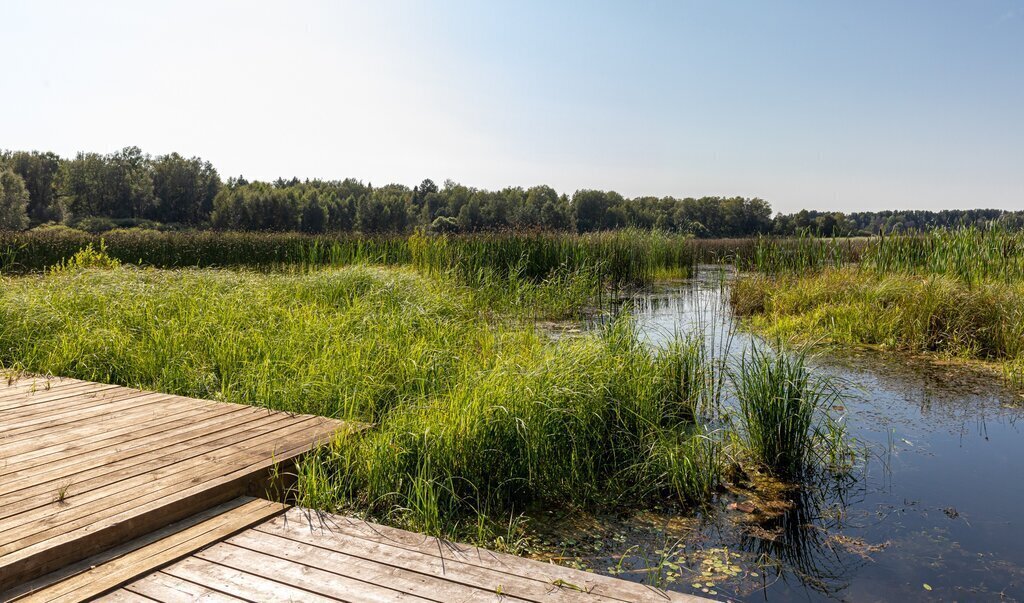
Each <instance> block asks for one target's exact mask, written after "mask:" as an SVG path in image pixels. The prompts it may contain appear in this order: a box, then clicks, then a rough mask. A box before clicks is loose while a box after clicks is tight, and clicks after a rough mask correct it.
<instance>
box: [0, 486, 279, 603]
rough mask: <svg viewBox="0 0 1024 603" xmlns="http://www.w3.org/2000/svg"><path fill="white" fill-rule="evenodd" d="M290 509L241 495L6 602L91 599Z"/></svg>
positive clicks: (18, 591)
mask: <svg viewBox="0 0 1024 603" xmlns="http://www.w3.org/2000/svg"><path fill="white" fill-rule="evenodd" d="M287 508H288V507H287V505H283V504H281V503H275V502H270V501H268V500H262V499H258V498H252V497H239V498H236V499H234V500H231V501H229V502H227V503H224V504H222V505H217V506H216V507H213V508H211V509H207V510H206V511H202V512H200V513H197V514H196V515H193V516H192V517H189V518H187V519H184V520H182V521H179V522H176V523H173V524H171V525H169V526H167V527H165V528H161V529H159V530H156V531H154V532H150V533H149V534H146V535H145V536H142V537H140V538H136V539H135V540H132V541H129V542H127V543H125V544H122V545H119V546H116V547H113V548H111V549H107V550H106V551H104V552H102V553H100V554H98V555H94V556H93V557H90V558H88V559H85V560H84V561H80V562H78V563H74V564H72V565H69V566H67V567H64V568H62V569H60V570H57V571H56V572H52V573H50V574H47V575H46V576H43V577H42V578H38V579H36V580H33V581H31V582H28V583H26V584H23V585H21V586H19V587H16V588H15V589H14V590H11V591H8V592H7V593H5V594H4V598H6V599H10V600H16V601H18V603H70V602H73V601H86V600H89V599H92V598H94V597H97V596H99V595H103V594H105V593H107V592H108V591H110V590H112V589H115V588H117V587H119V586H121V585H122V584H125V583H126V582H129V581H131V580H134V579H136V578H138V577H139V576H142V575H145V574H148V573H150V572H152V571H155V570H158V569H160V568H161V567H163V566H165V565H167V564H169V563H172V562H174V561H177V560H179V559H181V558H183V557H187V556H188V555H190V554H192V553H195V552H196V551H199V550H201V549H203V548H205V547H207V546H209V545H211V544H214V543H216V542H218V541H220V540H222V539H224V538H226V537H228V536H231V535H232V534H235V533H238V532H240V531H242V530H244V529H246V528H248V527H250V526H253V525H255V524H258V523H261V522H263V521H266V520H267V519H269V518H271V517H273V516H275V515H279V514H281V513H283V512H285V510H287Z"/></svg>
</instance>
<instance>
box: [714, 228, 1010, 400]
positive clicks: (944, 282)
mask: <svg viewBox="0 0 1024 603" xmlns="http://www.w3.org/2000/svg"><path fill="white" fill-rule="evenodd" d="M847 251H848V253H847V252H842V247H841V245H840V244H839V243H838V242H829V241H814V240H812V239H797V240H790V241H778V240H764V241H761V242H759V244H758V247H757V249H756V250H755V252H754V254H753V257H754V258H755V261H752V262H748V263H745V264H742V266H743V267H744V268H745V269H747V270H749V271H751V272H753V274H747V275H746V276H745V277H744V278H741V279H740V280H739V281H738V282H737V283H736V285H735V286H734V287H733V289H732V300H731V301H732V305H733V308H734V309H735V310H736V312H737V313H738V314H740V315H741V316H748V317H750V319H749V324H751V325H752V326H753V327H754V328H756V329H757V330H759V331H761V332H764V333H767V334H768V335H769V336H773V337H782V338H789V339H801V340H803V341H811V340H818V339H825V340H828V341H831V342H835V343H840V344H866V345H877V346H882V347H885V348H888V349H893V350H900V351H904V352H911V353H935V354H939V355H942V356H945V357H952V358H960V359H967V360H983V361H991V362H995V363H997V364H998V365H999V366H1001V367H1002V369H1003V372H1004V374H1005V375H1006V376H1007V378H1008V379H1009V380H1010V381H1011V382H1015V383H1024V232H1021V231H1011V230H1007V229H1004V228H1001V227H999V226H990V227H986V228H978V227H974V226H967V227H961V228H955V229H940V230H934V231H931V232H928V233H904V234H896V235H892V234H890V235H885V236H881V237H875V238H872V239H870V240H862V243H860V244H859V246H856V247H850V248H849V249H848V250H847Z"/></svg>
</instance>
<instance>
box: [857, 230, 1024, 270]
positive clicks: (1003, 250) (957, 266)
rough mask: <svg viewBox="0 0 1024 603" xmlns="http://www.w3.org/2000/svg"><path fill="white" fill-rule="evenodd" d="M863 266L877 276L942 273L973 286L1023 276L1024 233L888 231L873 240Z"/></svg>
mask: <svg viewBox="0 0 1024 603" xmlns="http://www.w3.org/2000/svg"><path fill="white" fill-rule="evenodd" d="M862 262H863V266H864V267H865V268H867V269H870V270H872V271H874V272H876V273H878V274H890V273H904V274H943V275H948V276H952V277H955V278H957V279H959V280H961V281H963V282H965V283H968V284H971V285H975V284H979V283H982V282H984V281H991V280H996V281H1002V282H1020V281H1022V280H1024V231H1020V230H1016V231H1014V230H1008V229H1006V228H1003V227H1001V226H999V225H992V226H988V227H985V228H979V227H976V226H969V227H962V228H955V229H940V230H933V231H930V232H928V233H924V234H921V233H910V234H900V235H887V236H882V237H879V238H877V239H875V240H873V241H872V244H871V245H870V246H868V247H867V249H866V250H865V252H864V255H863V258H862Z"/></svg>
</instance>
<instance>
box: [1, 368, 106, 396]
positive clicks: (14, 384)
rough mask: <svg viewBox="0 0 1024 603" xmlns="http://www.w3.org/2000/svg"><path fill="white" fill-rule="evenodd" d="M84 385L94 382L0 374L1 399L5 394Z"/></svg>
mask: <svg viewBox="0 0 1024 603" xmlns="http://www.w3.org/2000/svg"><path fill="white" fill-rule="evenodd" d="M82 383H93V382H91V381H82V380H81V379H72V378H71V377H53V376H48V375H32V374H29V373H22V374H21V375H12V376H5V375H2V374H0V399H2V397H3V396H4V395H5V392H10V393H11V394H16V393H21V392H38V391H46V390H49V389H56V388H58V387H66V386H69V385H76V384H82Z"/></svg>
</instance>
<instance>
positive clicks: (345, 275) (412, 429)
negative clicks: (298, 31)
mask: <svg viewBox="0 0 1024 603" xmlns="http://www.w3.org/2000/svg"><path fill="white" fill-rule="evenodd" d="M552 278H554V279H557V278H559V277H558V276H557V275H554V276H549V277H548V279H552ZM0 279H2V285H3V286H2V288H0V365H3V366H6V367H8V368H14V369H24V370H30V371H33V372H40V373H52V374H60V375H66V376H72V377H77V378H81V379H87V380H93V381H101V382H108V383H118V384H123V385H128V386H133V387H139V388H144V389H149V390H155V391H163V392H169V393H175V394H181V395H188V396H195V397H201V398H208V399H215V400H224V401H229V402H238V403H243V404H250V405H255V406H261V407H267V408H272V409H278V410H287V411H292V412H299V413H312V414H318V415H324V416H331V417H337V418H342V419H348V420H353V421H360V422H364V423H367V424H369V425H370V426H371V427H370V429H369V430H368V431H366V432H363V433H361V434H358V435H351V436H346V437H343V438H341V439H338V440H336V441H335V442H333V443H332V444H331V445H330V446H327V447H326V448H324V449H322V450H321V451H319V452H318V453H317V454H315V455H312V456H310V457H308V458H307V459H306V460H305V461H304V462H303V463H302V464H301V465H300V467H299V468H298V474H299V479H298V486H297V491H296V495H297V497H298V500H299V502H301V503H303V504H306V505H310V506H313V507H316V508H321V509H330V510H339V509H344V510H352V511H359V512H365V513H368V514H371V515H372V516H374V517H377V518H379V519H383V520H386V521H388V522H390V523H392V524H394V525H400V526H405V527H409V528H413V529H417V530H422V531H426V532H429V533H432V534H437V535H445V536H457V537H460V538H470V539H473V540H474V541H477V542H480V543H487V542H492V540H493V539H494V538H496V537H498V535H500V534H507V532H508V529H509V528H508V522H509V518H510V517H512V518H513V520H514V518H516V517H518V516H519V514H521V513H524V512H527V511H529V510H530V509H531V508H535V507H537V506H545V507H549V506H553V505H557V506H562V507H570V508H573V507H588V508H590V507H611V508H617V507H637V506H641V507H642V506H646V505H652V504H665V503H671V504H677V505H700V504H703V503H704V502H706V501H708V500H709V499H710V497H711V496H713V495H714V493H715V492H717V491H718V490H719V489H720V488H721V487H722V484H723V480H724V477H723V476H724V475H726V474H727V473H730V472H733V471H735V466H734V463H735V459H737V458H744V457H746V456H749V455H744V454H739V453H737V451H735V450H732V449H731V447H733V446H734V445H735V442H737V441H739V438H737V437H736V436H735V434H734V432H733V427H731V423H730V422H729V421H723V420H722V419H721V416H720V414H719V412H718V410H717V404H718V401H719V400H720V399H721V397H722V393H721V392H720V391H717V390H716V388H719V387H722V385H721V384H722V383H724V381H723V379H722V377H721V373H720V372H719V371H722V370H724V369H723V367H722V366H721V365H720V364H718V363H715V362H712V361H711V360H710V359H709V358H708V357H707V355H706V354H705V350H704V348H703V345H702V344H701V343H698V340H697V339H689V338H687V337H686V336H680V337H679V338H678V340H677V341H675V342H674V343H673V344H672V345H669V346H668V347H667V348H666V349H654V348H651V347H649V346H647V345H645V344H644V343H643V341H642V340H641V337H640V336H639V334H638V333H637V331H636V329H635V328H634V325H633V324H632V323H631V322H630V320H629V319H628V317H623V318H621V319H619V320H617V321H614V322H612V323H610V324H609V325H608V326H607V327H605V328H603V329H601V330H598V331H595V332H588V333H584V334H581V335H579V336H575V337H571V338H565V339H559V340H552V339H550V338H549V337H548V336H547V335H545V334H543V333H541V332H539V331H537V330H535V329H534V328H532V327H530V326H524V325H522V324H520V323H516V322H514V321H513V322H506V321H501V320H497V321H495V320H493V318H494V317H493V312H494V306H493V304H494V303H495V300H494V299H492V298H491V295H492V293H491V292H488V291H487V290H486V288H483V289H480V288H476V287H471V286H468V285H466V284H464V283H463V282H462V281H461V280H458V279H456V278H453V277H451V276H449V274H448V273H447V272H442V273H439V274H436V275H426V274H423V272H422V271H420V270H416V269H414V268H412V267H409V266H398V267H396V266H392V267H382V266H371V265H358V266H347V267H342V268H337V269H328V270H314V271H305V272H295V273H280V272H256V271H246V270H225V269H197V268H190V269H177V270H160V269H152V268H146V269H143V268H138V267H133V266H130V265H127V266H126V265H118V263H117V262H116V261H114V260H113V259H111V258H109V257H105V256H104V255H103V253H102V251H98V250H96V249H92V250H91V251H88V252H82V253H79V254H78V255H76V256H74V257H73V259H72V260H69V261H65V262H63V263H62V265H61V267H60V268H59V269H54V270H50V271H48V272H46V273H45V274H31V275H23V276H17V277H10V276H8V277H0ZM502 291H506V292H507V291H508V289H502ZM559 292H562V293H563V294H565V295H574V294H571V293H568V294H567V293H564V292H565V289H564V288H563V287H551V288H550V289H549V290H548V294H549V295H552V296H557V295H558V294H559ZM505 305H508V306H511V305H514V304H512V303H510V302H506V304H505ZM741 378H743V377H742V375H741ZM811 437H812V438H813V437H814V436H813V434H812V436H811Z"/></svg>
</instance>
